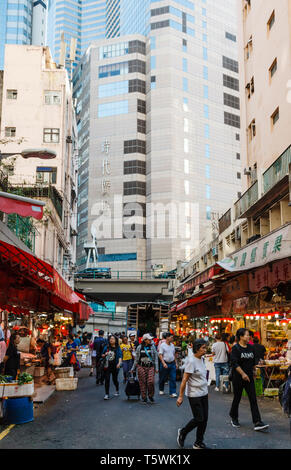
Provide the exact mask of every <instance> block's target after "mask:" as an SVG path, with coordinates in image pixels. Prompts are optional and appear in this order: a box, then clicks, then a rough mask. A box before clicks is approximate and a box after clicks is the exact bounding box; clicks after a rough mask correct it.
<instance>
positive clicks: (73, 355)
mask: <svg viewBox="0 0 291 470" xmlns="http://www.w3.org/2000/svg"><path fill="white" fill-rule="evenodd" d="M78 350H79V346H78V344H77V342H76V341H75V338H74V335H72V334H70V335H69V337H68V342H67V344H66V352H67V357H66V365H67V366H73V368H74V371H78V370H80V369H81V366H80V363H79V361H78V359H77V351H78Z"/></svg>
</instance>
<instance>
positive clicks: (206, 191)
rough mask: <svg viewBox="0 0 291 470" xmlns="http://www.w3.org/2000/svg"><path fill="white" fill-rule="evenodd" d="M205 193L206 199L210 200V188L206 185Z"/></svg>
mask: <svg viewBox="0 0 291 470" xmlns="http://www.w3.org/2000/svg"><path fill="white" fill-rule="evenodd" d="M205 193H206V194H205V195H206V199H210V197H211V188H210V186H209V184H207V185H206V187H205Z"/></svg>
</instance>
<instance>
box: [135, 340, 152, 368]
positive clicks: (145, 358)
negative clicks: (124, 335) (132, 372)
mask: <svg viewBox="0 0 291 470" xmlns="http://www.w3.org/2000/svg"><path fill="white" fill-rule="evenodd" d="M146 351H147V353H146ZM149 356H150V357H149ZM139 365H140V366H142V367H153V366H154V364H153V357H152V354H151V348H150V347H146V346H144V345H142V346H141V350H140V358H139Z"/></svg>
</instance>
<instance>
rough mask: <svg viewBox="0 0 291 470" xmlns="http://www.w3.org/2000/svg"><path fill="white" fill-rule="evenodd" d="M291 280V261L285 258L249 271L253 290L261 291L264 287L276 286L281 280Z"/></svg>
mask: <svg viewBox="0 0 291 470" xmlns="http://www.w3.org/2000/svg"><path fill="white" fill-rule="evenodd" d="M290 280H291V261H290V260H289V258H285V259H283V260H281V261H277V262H276V263H273V264H272V266H271V267H270V266H269V265H267V266H264V267H263V268H260V269H257V270H256V271H253V272H252V273H249V288H250V291H251V292H259V291H260V290H261V289H262V288H263V287H271V288H273V287H276V286H277V285H278V284H279V283H280V282H287V281H290Z"/></svg>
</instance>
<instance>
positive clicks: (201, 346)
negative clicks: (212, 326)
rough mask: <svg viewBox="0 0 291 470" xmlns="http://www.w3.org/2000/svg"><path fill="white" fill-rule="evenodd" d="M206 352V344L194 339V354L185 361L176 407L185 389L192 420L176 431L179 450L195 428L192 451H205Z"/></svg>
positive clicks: (182, 397)
mask: <svg viewBox="0 0 291 470" xmlns="http://www.w3.org/2000/svg"><path fill="white" fill-rule="evenodd" d="M206 352H207V342H206V341H205V340H204V339H196V340H195V341H194V344H193V353H194V354H193V356H190V357H187V360H186V364H185V371H184V375H183V380H182V383H181V386H180V394H179V397H178V399H177V406H181V405H182V403H183V400H184V392H185V389H186V396H187V397H188V399H189V403H190V406H191V409H192V413H193V419H191V420H190V421H189V423H188V424H186V426H185V427H184V428H182V429H178V436H177V442H178V445H179V447H181V448H183V447H184V442H185V439H186V436H187V434H188V433H189V432H191V431H192V430H193V429H195V428H197V433H196V441H195V443H194V444H193V449H207V447H206V445H205V444H204V442H203V438H204V434H205V431H206V427H207V421H208V377H207V369H206V365H205V361H204V358H203V356H204V355H205V354H206Z"/></svg>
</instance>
